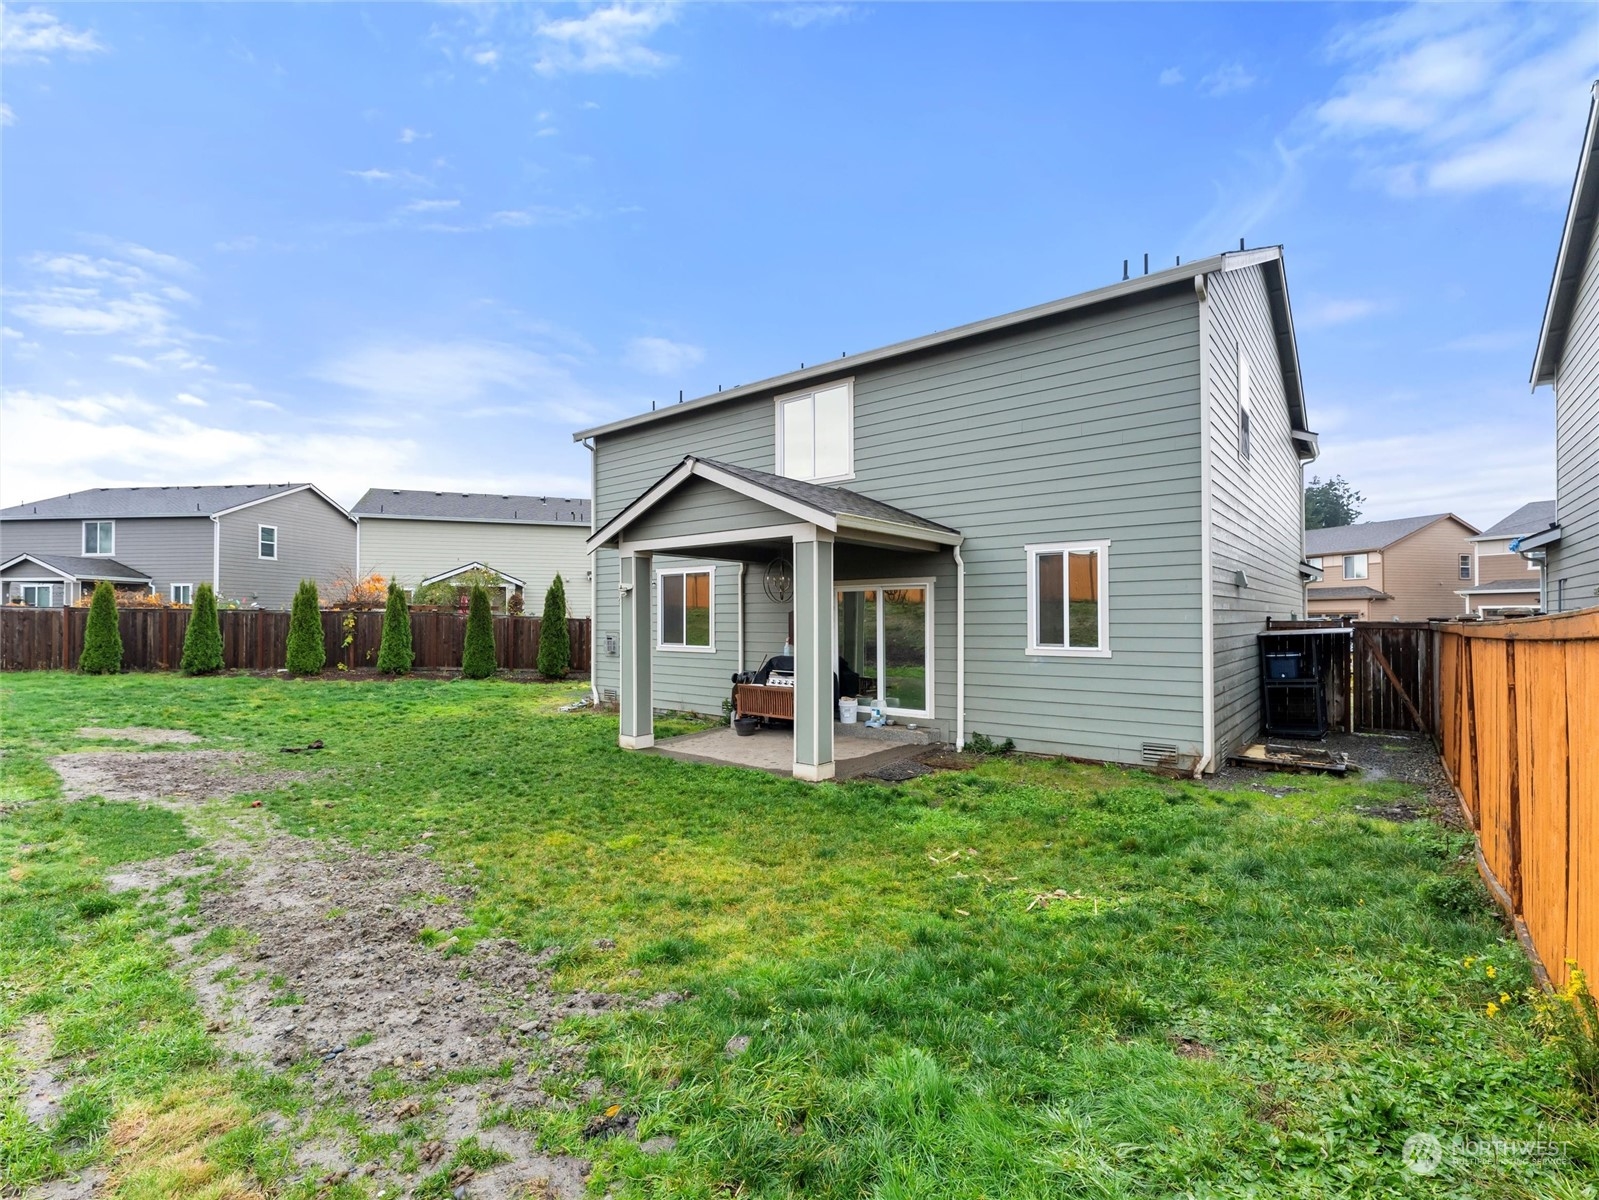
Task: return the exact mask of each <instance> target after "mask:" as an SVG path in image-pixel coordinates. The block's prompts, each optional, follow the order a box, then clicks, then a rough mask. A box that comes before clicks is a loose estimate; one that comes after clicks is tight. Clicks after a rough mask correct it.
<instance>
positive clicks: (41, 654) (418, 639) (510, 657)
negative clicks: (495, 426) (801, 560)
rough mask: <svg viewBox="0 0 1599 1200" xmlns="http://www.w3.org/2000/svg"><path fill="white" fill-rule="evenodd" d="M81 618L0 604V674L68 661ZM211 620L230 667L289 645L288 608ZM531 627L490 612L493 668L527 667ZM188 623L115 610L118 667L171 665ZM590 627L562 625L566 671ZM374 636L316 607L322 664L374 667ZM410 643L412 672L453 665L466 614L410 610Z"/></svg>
mask: <svg viewBox="0 0 1599 1200" xmlns="http://www.w3.org/2000/svg"><path fill="white" fill-rule="evenodd" d="M88 618H89V611H88V609H86V608H16V607H10V606H7V607H4V608H0V670H6V671H48V670H62V669H67V668H72V667H75V666H77V663H78V656H79V654H80V653H81V652H82V650H83V633H84V629H85V627H86V626H87V624H88ZM217 619H218V621H219V622H220V623H221V626H222V661H223V664H224V665H225V666H227V667H228V668H229V669H230V670H235V671H275V670H278V669H279V668H281V667H282V666H283V665H284V662H285V660H286V657H287V653H288V642H289V614H288V613H286V612H266V611H262V610H259V609H223V610H222V611H221V612H219V613H218V614H217ZM539 624H540V618H538V617H512V616H499V617H495V618H494V643H495V653H496V658H497V660H498V662H499V665H500V667H501V669H503V670H508V671H532V670H536V669H537V667H538V657H539ZM188 627H189V610H188V609H184V608H123V609H118V610H117V629H118V631H119V632H120V633H121V634H122V663H123V666H125V667H126V668H128V669H129V670H133V671H173V670H176V669H177V667H178V663H179V661H180V660H181V659H182V657H183V635H184V633H185V632H186V631H187V629H188ZM590 629H591V627H590V623H589V622H588V621H587V620H577V619H572V620H568V621H567V632H568V637H569V638H570V641H571V644H572V670H574V671H578V672H586V671H588V670H589V667H590V665H591V663H592V661H593V658H592V655H593V647H592V644H591V632H590ZM382 638H383V613H382V611H381V610H364V609H363V610H359V611H342V610H338V609H325V610H323V612H322V640H323V644H324V645H325V646H326V647H327V661H328V665H329V667H335V666H336V665H337V664H340V663H342V664H343V665H344V666H345V667H348V668H350V669H352V670H354V669H356V668H360V667H376V666H377V661H378V646H379V644H380V643H381V641H382ZM411 642H412V647H413V649H414V650H415V652H416V663H415V665H416V667H418V668H419V669H422V670H450V669H453V668H456V667H459V666H460V665H461V651H462V649H463V648H464V646H465V642H466V616H465V615H464V614H463V613H459V612H453V611H429V610H417V611H413V612H412V613H411Z"/></svg>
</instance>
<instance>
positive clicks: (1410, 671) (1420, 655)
mask: <svg viewBox="0 0 1599 1200" xmlns="http://www.w3.org/2000/svg"><path fill="white" fill-rule="evenodd" d="M1354 674H1355V677H1354V691H1355V697H1354V699H1355V729H1356V730H1358V731H1360V732H1363V733H1366V732H1381V731H1385V730H1394V731H1397V732H1401V733H1425V734H1429V735H1431V736H1433V737H1436V736H1437V735H1438V633H1437V630H1436V629H1435V628H1434V627H1433V626H1432V625H1431V624H1430V623H1428V622H1426V621H1356V622H1355V673H1354Z"/></svg>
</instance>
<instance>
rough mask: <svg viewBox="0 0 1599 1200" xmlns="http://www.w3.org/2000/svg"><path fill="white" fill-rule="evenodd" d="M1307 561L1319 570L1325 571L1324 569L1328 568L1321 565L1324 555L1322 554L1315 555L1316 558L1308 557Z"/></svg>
mask: <svg viewBox="0 0 1599 1200" xmlns="http://www.w3.org/2000/svg"><path fill="white" fill-rule="evenodd" d="M1305 561H1306V562H1307V563H1309V564H1310V565H1311V566H1313V567H1315V568H1316V570H1318V571H1324V570H1326V568H1325V567H1324V566H1322V565H1321V563H1322V556H1321V555H1319V554H1318V555H1316V556H1315V557H1314V558H1307V559H1306V560H1305Z"/></svg>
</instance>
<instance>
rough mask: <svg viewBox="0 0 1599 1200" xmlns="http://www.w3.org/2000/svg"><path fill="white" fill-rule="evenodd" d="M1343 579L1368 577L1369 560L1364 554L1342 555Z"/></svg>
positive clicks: (1369, 573) (1369, 569) (1369, 574)
mask: <svg viewBox="0 0 1599 1200" xmlns="http://www.w3.org/2000/svg"><path fill="white" fill-rule="evenodd" d="M1344 578H1345V579H1370V578H1371V561H1370V559H1368V558H1367V557H1366V555H1364V554H1346V555H1344Z"/></svg>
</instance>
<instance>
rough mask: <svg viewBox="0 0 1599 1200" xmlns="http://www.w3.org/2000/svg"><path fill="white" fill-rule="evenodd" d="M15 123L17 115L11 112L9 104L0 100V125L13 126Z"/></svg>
mask: <svg viewBox="0 0 1599 1200" xmlns="http://www.w3.org/2000/svg"><path fill="white" fill-rule="evenodd" d="M16 123H17V114H16V113H15V112H13V111H12V110H11V106H10V105H9V104H7V103H6V102H5V101H4V100H0V125H15V124H16Z"/></svg>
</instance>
